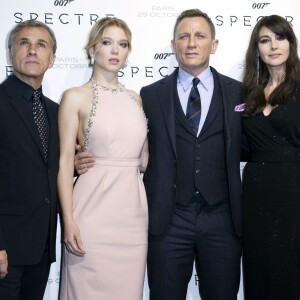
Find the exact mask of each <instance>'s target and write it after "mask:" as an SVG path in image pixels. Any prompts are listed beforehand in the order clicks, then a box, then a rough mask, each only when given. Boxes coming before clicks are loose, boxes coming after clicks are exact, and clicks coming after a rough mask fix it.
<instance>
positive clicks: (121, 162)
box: [95, 157, 141, 167]
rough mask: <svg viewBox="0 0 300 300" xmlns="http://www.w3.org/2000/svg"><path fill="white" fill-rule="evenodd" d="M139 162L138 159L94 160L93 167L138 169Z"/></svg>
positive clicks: (97, 158) (98, 158)
mask: <svg viewBox="0 0 300 300" xmlns="http://www.w3.org/2000/svg"><path fill="white" fill-rule="evenodd" d="M140 164H141V162H140V160H139V159H135V158H133V159H110V158H100V157H96V158H95V166H112V167H138V166H140Z"/></svg>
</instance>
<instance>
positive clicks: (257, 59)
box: [256, 52, 259, 86]
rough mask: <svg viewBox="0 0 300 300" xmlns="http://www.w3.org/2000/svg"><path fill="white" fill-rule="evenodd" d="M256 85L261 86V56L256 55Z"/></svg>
mask: <svg viewBox="0 0 300 300" xmlns="http://www.w3.org/2000/svg"><path fill="white" fill-rule="evenodd" d="M256 85H257V86H258V85H259V54H258V52H257V54H256Z"/></svg>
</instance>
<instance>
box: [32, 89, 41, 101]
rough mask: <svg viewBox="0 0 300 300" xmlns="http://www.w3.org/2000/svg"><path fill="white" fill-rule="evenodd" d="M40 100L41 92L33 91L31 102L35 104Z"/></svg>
mask: <svg viewBox="0 0 300 300" xmlns="http://www.w3.org/2000/svg"><path fill="white" fill-rule="evenodd" d="M40 99H41V92H40V91H38V90H36V91H34V93H33V95H32V101H33V102H36V101H39V100H40Z"/></svg>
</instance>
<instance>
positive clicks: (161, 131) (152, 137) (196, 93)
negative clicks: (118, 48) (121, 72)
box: [141, 9, 242, 300]
mask: <svg viewBox="0 0 300 300" xmlns="http://www.w3.org/2000/svg"><path fill="white" fill-rule="evenodd" d="M217 46H218V41H217V40H216V39H215V28H214V25H213V23H212V21H211V20H210V19H209V17H208V16H207V15H206V14H205V13H203V12H201V11H200V10H198V9H191V10H187V11H184V12H182V13H181V15H180V16H179V17H178V18H177V21H176V24H175V28H174V36H173V40H172V48H173V51H174V54H175V55H176V58H177V60H178V63H179V69H176V70H175V71H174V73H172V74H171V75H170V76H168V77H166V78H164V79H161V80H159V81H158V82H155V83H153V84H151V85H149V86H147V87H144V88H142V90H141V97H142V99H143V105H144V110H145V113H146V116H147V118H148V121H149V123H148V124H149V133H148V139H149V162H148V167H147V169H146V172H145V174H144V183H145V187H146V192H147V198H148V205H149V251H148V264H147V269H148V281H149V288H150V299H151V300H184V299H186V293H187V287H188V283H189V281H190V279H191V275H192V271H193V265H194V262H195V265H196V270H197V276H198V286H199V293H200V296H201V299H204V300H219V299H220V300H221V299H222V300H233V299H236V298H237V293H238V289H239V282H240V257H241V240H240V237H241V187H240V166H239V164H240V147H241V122H240V121H241V120H240V115H239V113H237V112H236V111H235V110H237V109H235V108H236V107H237V105H238V104H240V103H241V102H242V97H241V93H240V84H239V82H237V81H235V80H233V79H231V78H228V77H226V76H223V75H221V74H220V73H218V72H217V71H216V70H215V69H213V68H212V67H209V58H210V55H211V54H214V53H215V51H216V49H217ZM194 78H195V79H194ZM193 79H194V86H193V84H192V82H193Z"/></svg>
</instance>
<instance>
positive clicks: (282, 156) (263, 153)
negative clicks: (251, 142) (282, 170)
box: [249, 147, 300, 163]
mask: <svg viewBox="0 0 300 300" xmlns="http://www.w3.org/2000/svg"><path fill="white" fill-rule="evenodd" d="M249 161H252V162H299V163H300V148H291V147H280V148H268V149H255V150H254V151H253V153H252V154H251V157H250V160H249Z"/></svg>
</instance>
